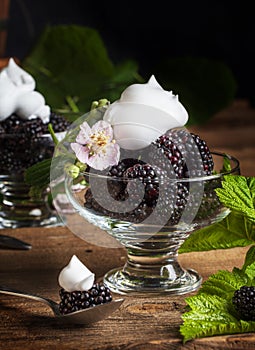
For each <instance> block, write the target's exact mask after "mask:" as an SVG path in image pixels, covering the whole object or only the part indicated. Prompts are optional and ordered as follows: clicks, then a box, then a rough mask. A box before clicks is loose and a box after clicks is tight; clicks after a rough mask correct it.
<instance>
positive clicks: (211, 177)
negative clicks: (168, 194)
mask: <svg viewBox="0 0 255 350" xmlns="http://www.w3.org/2000/svg"><path fill="white" fill-rule="evenodd" d="M211 154H212V155H216V156H220V157H227V158H228V159H229V160H231V161H233V162H234V163H235V166H234V167H233V168H231V169H230V170H229V171H225V172H220V173H216V174H212V175H203V176H194V177H188V178H185V177H182V178H172V179H171V178H170V179H168V181H173V182H175V183H176V182H177V183H178V182H196V181H208V180H214V179H219V178H221V177H223V176H225V175H230V174H233V173H236V172H238V171H240V162H239V160H238V159H237V158H235V157H234V156H231V155H229V154H227V153H223V152H217V151H212V152H211ZM92 170H93V171H95V172H91V171H89V172H88V171H84V172H81V173H80V175H82V176H84V177H91V176H92V177H95V178H99V179H100V178H101V179H108V180H115V181H123V180H127V179H124V178H123V177H120V178H118V177H114V176H109V175H104V174H100V173H98V172H97V170H95V169H92ZM71 179H72V178H71ZM131 180H135V179H128V181H131Z"/></svg>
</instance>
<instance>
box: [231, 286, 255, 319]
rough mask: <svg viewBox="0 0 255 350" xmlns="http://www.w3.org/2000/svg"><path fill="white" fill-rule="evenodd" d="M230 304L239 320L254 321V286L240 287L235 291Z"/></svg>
mask: <svg viewBox="0 0 255 350" xmlns="http://www.w3.org/2000/svg"><path fill="white" fill-rule="evenodd" d="M232 302H233V305H234V307H235V309H236V311H237V313H238V316H239V317H240V319H241V320H245V321H255V287H254V286H251V287H248V286H242V287H241V288H240V289H238V290H236V291H235V293H234V296H233V299H232Z"/></svg>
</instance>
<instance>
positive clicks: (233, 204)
mask: <svg viewBox="0 0 255 350" xmlns="http://www.w3.org/2000/svg"><path fill="white" fill-rule="evenodd" d="M254 190H255V178H254V177H251V178H246V177H245V176H240V175H236V176H233V175H226V176H224V181H222V188H217V189H216V190H215V191H216V193H217V195H218V197H219V199H220V201H221V203H222V204H224V205H225V206H226V207H228V208H230V209H232V210H235V211H237V212H239V213H241V214H243V215H245V216H247V217H248V218H249V219H250V220H252V221H253V222H255V206H254V196H255V192H254Z"/></svg>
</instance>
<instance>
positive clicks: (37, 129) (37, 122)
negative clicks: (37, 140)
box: [1, 115, 44, 138]
mask: <svg viewBox="0 0 255 350" xmlns="http://www.w3.org/2000/svg"><path fill="white" fill-rule="evenodd" d="M1 126H2V127H3V128H4V130H5V133H6V134H16V135H17V134H19V135H24V138H26V137H30V138H32V137H35V136H41V135H42V134H43V126H44V124H43V122H42V120H41V119H40V118H35V119H31V120H24V119H21V118H20V117H18V116H17V115H12V116H10V117H9V118H7V119H5V120H4V121H2V123H1Z"/></svg>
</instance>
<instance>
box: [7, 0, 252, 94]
mask: <svg viewBox="0 0 255 350" xmlns="http://www.w3.org/2000/svg"><path fill="white" fill-rule="evenodd" d="M250 3H252V2H247V3H246V1H235V2H232V1H205V0H204V1H195V0H193V1H169V0H165V1H155V0H152V1H151V2H150V3H147V2H140V1H138V0H137V1H118V2H117V1H104V2H102V3H101V2H100V1H93V0H90V1H87V0H72V1H66V0H62V1H54V0H43V1H41V0H38V1H35V0H11V4H10V15H9V17H10V18H9V26H8V39H7V47H6V55H7V56H16V57H18V58H19V59H21V60H22V59H23V58H24V57H25V56H26V55H27V54H28V53H29V52H30V50H31V48H32V47H33V45H34V43H35V42H36V40H37V39H38V36H39V35H40V33H41V31H42V30H43V28H44V27H45V25H47V24H50V25H55V24H80V25H85V26H89V27H92V28H94V29H97V30H98V31H99V33H100V35H101V37H102V39H103V41H104V43H105V45H106V48H107V50H108V53H109V56H110V58H111V59H112V60H113V62H115V63H118V62H121V61H122V60H124V59H126V58H132V59H135V60H136V61H137V62H138V64H139V73H140V74H141V75H142V76H143V77H145V78H147V77H149V76H150V75H151V74H153V67H154V66H155V65H156V64H157V63H158V62H160V61H161V60H162V59H165V58H172V57H182V56H194V57H205V58H210V59H213V60H214V59H215V60H220V61H223V62H224V63H225V64H227V65H228V67H229V68H230V69H231V70H232V72H233V74H234V77H235V79H236V81H237V84H238V90H237V97H245V98H250V97H251V98H253V97H254V95H255V91H254V90H255V87H254V78H255V74H254V71H255V70H254V64H255V40H254V33H255V15H254V11H252V8H251V5H249V4H250Z"/></svg>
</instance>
